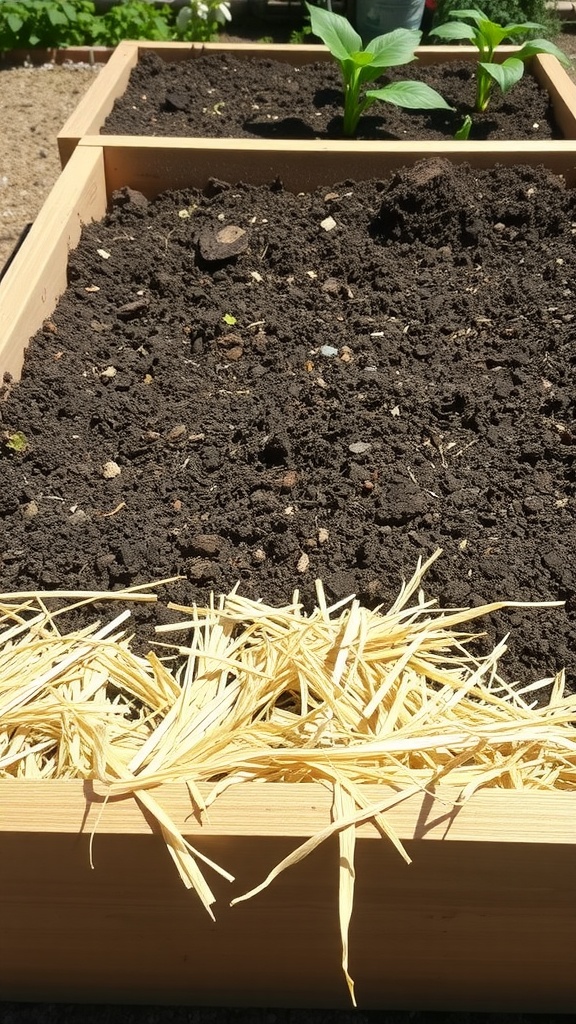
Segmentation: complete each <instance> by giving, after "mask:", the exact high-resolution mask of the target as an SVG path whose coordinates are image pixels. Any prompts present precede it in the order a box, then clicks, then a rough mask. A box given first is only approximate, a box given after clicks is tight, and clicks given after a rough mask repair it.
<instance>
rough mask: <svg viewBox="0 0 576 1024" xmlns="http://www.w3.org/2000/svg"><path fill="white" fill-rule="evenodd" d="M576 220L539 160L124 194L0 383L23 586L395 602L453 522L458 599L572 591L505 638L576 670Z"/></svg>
mask: <svg viewBox="0 0 576 1024" xmlns="http://www.w3.org/2000/svg"><path fill="white" fill-rule="evenodd" d="M332 222H334V225H335V226H334V227H332V229H331V230H328V229H329V228H330V226H331V224H332ZM223 229H225V230H224V234H222V231H223ZM242 232H244V234H242ZM575 233H576V198H575V197H574V195H573V194H572V193H571V192H570V191H569V190H567V189H565V187H564V186H563V183H562V180H561V179H557V178H554V177H553V176H552V175H551V174H549V173H548V172H547V171H544V170H534V169H530V168H521V167H519V168H511V169H503V168H500V169H498V168H497V169H495V170H487V171H473V170H471V169H470V168H468V167H463V168H454V167H452V166H451V165H449V164H447V163H443V162H439V161H432V162H426V163H421V164H419V165H417V166H416V168H414V169H412V170H405V171H402V172H400V173H398V174H396V175H395V176H394V177H393V178H392V179H391V180H390V181H389V182H371V183H362V184H358V183H351V182H345V183H343V184H339V185H335V186H330V187H325V188H323V189H319V190H318V191H316V192H315V193H314V194H312V195H304V194H300V195H293V194H291V193H288V192H285V191H283V189H282V187H281V185H280V184H279V183H275V184H274V185H272V186H270V187H253V186H248V185H242V184H241V185H236V186H234V187H231V186H225V185H222V184H221V183H217V182H213V183H211V184H210V185H209V186H208V188H207V189H206V190H205V193H204V194H202V193H198V192H180V193H172V194H165V195H164V196H162V197H160V198H159V199H158V200H157V201H154V202H150V203H149V202H148V201H147V200H145V199H144V197H143V196H141V195H140V194H138V193H131V192H129V191H123V192H122V193H119V194H118V195H117V196H116V201H115V203H114V206H113V209H112V211H111V213H110V215H109V216H108V218H107V219H106V221H105V222H104V223H102V224H98V225H93V226H90V227H88V228H86V229H85V231H84V237H83V241H82V242H81V245H80V246H79V248H78V250H77V251H76V252H74V253H73V254H72V255H71V258H70V271H69V279H70V287H69V289H68V292H67V293H66V295H65V296H64V297H63V298H62V300H61V302H60V305H59V307H58V309H57V311H56V312H55V313H54V315H53V316H52V318H51V320H50V321H48V322H47V323H46V324H45V325H44V328H43V330H42V331H40V332H39V333H38V335H37V336H36V338H35V339H34V340H33V343H32V344H31V346H30V349H29V353H28V356H27V359H26V363H25V368H24V374H23V378H22V381H21V382H20V383H19V384H17V385H8V386H7V387H6V388H5V395H4V400H3V401H2V403H1V404H0V420H1V422H0V432H3V434H4V439H5V440H4V444H3V446H0V475H1V479H2V486H1V488H0V528H1V530H2V532H3V538H2V544H1V548H0V550H1V554H0V590H4V591H9V590H15V589H31V588H35V587H41V588H51V589H52V588H58V587H60V588H62V587H66V588H70V587H77V588H90V589H92V588H98V589H104V588H119V587H124V586H126V585H133V584H137V583H142V582H149V581H151V580H154V579H159V578H162V577H166V576H170V575H173V574H175V573H183V574H185V575H186V577H187V581H186V582H182V583H179V584H177V585H172V586H171V587H170V588H168V591H169V594H168V596H169V597H170V598H172V599H173V600H180V601H187V602H191V601H193V600H198V601H201V602H204V601H205V600H206V598H207V595H208V594H209V592H210V590H215V591H217V592H221V591H228V590H229V589H230V588H231V587H232V586H233V585H234V584H235V583H236V582H237V581H238V580H239V581H240V588H241V592H243V593H245V594H247V595H249V596H252V597H259V598H263V599H265V600H267V601H271V602H274V603H279V602H284V601H286V600H288V599H289V598H290V597H291V594H292V591H293V589H294V588H296V587H298V588H300V592H301V595H302V598H303V600H304V601H305V603H306V605H307V606H310V605H311V604H312V602H313V599H314V580H315V579H316V578H317V577H320V578H321V579H322V580H323V582H324V585H325V588H326V591H327V594H328V597H329V599H338V598H341V597H343V596H345V595H347V594H349V593H351V592H356V593H357V594H358V595H359V596H360V597H361V599H362V601H363V602H365V603H367V604H369V605H371V606H374V605H376V604H378V603H381V602H383V603H384V604H388V603H389V602H390V601H391V600H392V599H393V598H394V597H395V595H396V593H397V591H398V589H399V585H400V582H401V578H402V577H403V576H407V575H409V574H411V573H412V571H413V570H414V568H415V566H416V562H417V560H418V558H420V557H422V558H423V559H425V558H427V557H428V556H430V555H431V554H432V553H433V552H434V550H435V549H436V548H437V547H438V546H441V547H442V548H444V555H443V557H442V558H440V559H439V561H438V562H436V564H435V565H434V566H433V568H432V570H431V571H430V573H429V577H428V584H427V592H428V593H429V594H431V595H433V596H435V597H437V598H438V599H439V601H440V603H441V604H443V605H445V606H455V605H457V606H463V605H468V604H478V603H481V602H482V603H483V602H485V601H492V600H495V599H500V598H509V599H516V600H562V601H566V607H565V608H563V609H553V610H551V611H550V610H549V611H542V610H541V611H533V610H532V611H529V612H524V611H517V610H515V611H513V612H509V613H506V614H500V615H498V616H495V617H494V618H493V620H492V622H491V625H490V631H491V632H490V635H491V637H492V638H493V637H494V636H498V637H500V636H501V635H502V634H503V633H504V632H506V631H508V630H509V629H511V630H512V631H513V636H512V638H511V641H510V646H511V651H510V653H509V654H508V655H507V656H506V658H505V660H504V662H503V670H504V672H505V674H507V675H508V676H509V677H510V678H516V677H518V678H523V679H527V678H529V679H533V678H535V677H541V676H543V675H548V674H551V673H553V672H555V671H556V670H558V669H560V668H561V667H562V666H566V667H567V668H568V670H569V673H570V675H571V677H572V680H573V679H574V672H575V668H576V559H575V555H574V552H575V550H576V526H575V516H574V510H575V492H576V488H575V480H576V472H575V467H574V455H575V453H576V415H575V412H576V407H575V395H576V386H575V385H576V380H575V378H576V314H575V311H574V294H573V283H574V263H575V255H576V254H575ZM106 254H109V257H108V258H106ZM16 431H21V432H22V433H23V434H24V435H25V437H26V439H27V441H28V448H27V450H26V451H25V452H24V453H23V454H18V453H16V452H14V451H13V450H12V449H11V448H10V447H9V445H8V444H7V443H6V438H7V437H10V436H11V435H13V433H14V432H16ZM109 463H113V464H114V465H112V466H110V465H107V464H109ZM114 473H116V475H112V474H114ZM139 614H141V615H146V614H147V615H151V614H152V613H151V612H150V611H148V612H142V613H139ZM162 614H163V612H162V611H160V615H162ZM145 622H146V620H142V621H141V623H140V625H141V626H142V625H143V624H144V623H145ZM148 625H151V622H148ZM148 635H150V630H148ZM491 642H492V641H491Z"/></svg>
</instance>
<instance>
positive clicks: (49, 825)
mask: <svg viewBox="0 0 576 1024" xmlns="http://www.w3.org/2000/svg"><path fill="white" fill-rule="evenodd" d="M200 789H201V791H202V792H203V793H204V794H205V795H207V794H208V793H209V792H210V789H211V787H210V786H209V785H202V786H200ZM365 792H366V794H367V795H368V798H369V800H370V801H371V802H372V803H374V804H376V803H379V802H381V801H382V800H383V799H384V800H389V801H390V804H391V806H390V809H389V810H388V811H387V812H386V814H387V817H388V819H389V821H390V823H391V825H392V826H393V828H394V829H396V831H397V832H398V834H399V835H400V837H401V838H402V839H418V840H424V839H425V840H442V841H445V840H448V841H455V842H484V843H488V844H489V843H545V844H547V845H553V844H566V845H572V846H573V848H574V856H575V860H576V793H569V792H560V791H558V792H554V793H539V792H535V791H511V790H504V789H484V790H481V791H480V792H478V793H477V794H475V796H474V797H473V798H472V799H471V800H470V801H469V802H467V803H466V804H464V805H463V806H459V807H458V806H455V804H456V803H457V800H458V792H457V791H456V790H454V789H452V788H450V787H446V788H442V789H440V790H439V793H438V796H437V797H436V799H433V798H432V797H431V796H428V795H427V794H421V795H420V794H419V795H417V796H413V797H410V798H408V799H399V798H398V797H397V794H395V793H394V791H393V790H390V789H387V788H386V787H383V786H366V787H365ZM153 795H154V797H155V798H156V799H157V800H158V801H159V802H160V804H161V806H162V807H163V808H164V809H165V810H166V811H167V812H168V814H170V816H171V817H172V819H173V820H174V822H175V824H176V825H177V827H178V828H179V829H181V830H182V831H183V832H184V833H185V834H186V835H190V836H193V837H195V838H197V837H199V836H210V837H211V836H274V837H293V836H296V837H298V836H300V837H303V836H310V835H312V834H313V833H315V832H316V831H318V830H319V829H321V828H323V827H324V826H325V825H327V824H328V823H329V821H330V807H331V801H332V797H331V793H330V791H329V790H328V789H327V788H325V787H323V786H322V785H320V784H315V783H298V784H297V785H296V784H291V783H267V784H265V785H260V784H257V783H252V784H244V785H239V786H234V787H232V788H231V789H230V790H228V791H227V792H226V793H224V794H222V796H221V797H219V799H218V800H217V801H216V802H215V803H214V804H213V805H212V807H211V808H210V813H209V818H208V819H207V820H204V821H203V822H202V823H201V822H200V821H199V820H198V819H197V818H196V817H195V815H194V812H193V808H192V805H191V801H190V796H189V794H188V791H187V788H186V786H185V785H184V784H183V783H174V784H170V785H166V786H162V787H160V788H159V789H155V790H153ZM105 797H106V788H105V787H104V786H102V785H100V784H99V783H93V782H91V781H89V782H83V781H82V780H68V779H62V780H58V781H53V782H41V781H39V782H37V781H35V780H31V779H30V780H26V779H22V780H15V779H2V780H0V823H1V825H0V829H1V831H2V832H21V833H25V832H33V833H43V834H49V833H63V834H73V835H80V833H82V832H85V833H90V832H91V831H92V829H96V830H97V832H98V834H111V835H114V834H116V835H118V834H124V833H128V834H132V835H149V834H150V832H151V831H154V832H157V831H158V830H157V828H156V826H155V825H154V824H153V823H151V822H150V821H149V820H148V819H147V818H146V817H145V815H144V813H143V812H142V810H141V809H140V807H139V805H138V803H137V802H136V800H135V799H134V798H133V797H115V798H113V799H110V800H108V802H107V803H106V804H105V805H104V800H105ZM359 835H360V836H362V837H366V838H378V837H379V833H378V832H377V831H376V829H375V828H374V826H373V825H372V824H370V823H368V824H366V825H363V826H361V827H360V828H359Z"/></svg>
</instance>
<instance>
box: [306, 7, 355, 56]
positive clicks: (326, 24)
mask: <svg viewBox="0 0 576 1024" xmlns="http://www.w3.org/2000/svg"><path fill="white" fill-rule="evenodd" d="M306 7H307V8H308V11H309V13H310V24H311V26H312V31H313V33H314V35H315V36H318V38H319V39H321V40H322V42H323V43H324V44H325V45H326V46H327V47H328V49H329V50H330V53H331V54H332V56H333V57H336V60H339V61H342V60H347V59H349V58H350V55H351V54H352V53H358V52H360V51H361V50H363V49H364V47H363V46H362V39H361V38H360V36H359V35H358V33H357V32H356V30H355V29H353V28H352V25H351V24H350V22H349V21H348V19H347V18H343V17H342V15H340V14H333V13H332V11H324V10H322V8H321V7H313V6H312V5H311V4H308V3H307V4H306Z"/></svg>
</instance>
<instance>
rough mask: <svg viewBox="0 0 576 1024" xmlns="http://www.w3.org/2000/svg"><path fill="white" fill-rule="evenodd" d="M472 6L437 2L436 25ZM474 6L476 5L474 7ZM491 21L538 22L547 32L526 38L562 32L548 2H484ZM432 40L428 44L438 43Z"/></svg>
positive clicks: (454, 0) (457, 0)
mask: <svg viewBox="0 0 576 1024" xmlns="http://www.w3.org/2000/svg"><path fill="white" fill-rule="evenodd" d="M468 6H470V5H469V4H467V3H461V2H460V0H437V4H436V10H435V13H434V25H443V24H444V22H446V21H450V20H453V19H451V18H450V12H451V11H459V10H462V9H463V8H464V7H468ZM472 6H474V5H472ZM478 6H479V7H480V8H481V10H482V11H483V12H484V14H485V15H486V17H487V18H488V19H489V20H490V21H495V22H496V23H497V24H499V25H515V24H518V23H520V22H523V21H537V22H538V23H539V24H540V25H543V26H544V29H545V32H544V33H542V32H536V31H534V32H529V33H527V34H526V38H530V37H532V38H533V37H535V36H537V35H543V34H544V35H546V36H547V37H548V36H551V35H558V33H559V32H560V28H561V25H560V21H559V19H558V17H557V16H556V14H555V13H554V11H553V10H551V9H550V8H549V7H547V5H546V0H482V2H481V3H479V5H478ZM437 41H438V40H435V39H433V38H431V39H430V40H428V42H431V43H433V42H437ZM506 41H507V42H510V43H513V44H515V45H516V44H518V43H521V42H522V41H523V38H519V37H518V36H515V38H514V39H510V40H506Z"/></svg>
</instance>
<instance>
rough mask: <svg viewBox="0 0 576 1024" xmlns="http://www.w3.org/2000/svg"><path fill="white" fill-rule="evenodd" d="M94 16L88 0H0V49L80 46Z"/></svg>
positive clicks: (91, 5)
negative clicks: (68, 0)
mask: <svg viewBox="0 0 576 1024" xmlns="http://www.w3.org/2000/svg"><path fill="white" fill-rule="evenodd" d="M94 19H95V7H94V4H93V3H92V2H91V0H75V2H74V3H67V2H65V0H3V2H2V4H0V50H18V49H26V48H27V47H29V46H43V47H47V48H51V47H58V46H81V45H83V44H84V42H85V40H86V37H87V36H88V37H89V36H90V35H91V32H92V27H93V22H94Z"/></svg>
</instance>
